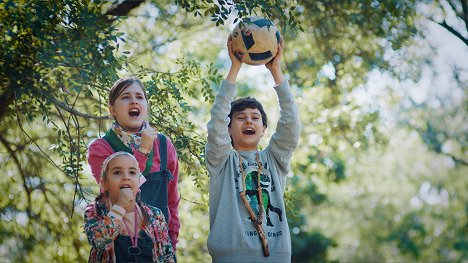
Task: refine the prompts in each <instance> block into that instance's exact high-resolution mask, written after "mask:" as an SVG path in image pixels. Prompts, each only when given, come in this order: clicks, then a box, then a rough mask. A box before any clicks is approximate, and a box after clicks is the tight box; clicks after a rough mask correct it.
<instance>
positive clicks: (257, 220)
mask: <svg viewBox="0 0 468 263" xmlns="http://www.w3.org/2000/svg"><path fill="white" fill-rule="evenodd" d="M237 155H239V168H240V170H241V173H242V191H241V192H239V195H240V198H241V199H242V203H244V206H245V208H247V211H248V212H249V215H250V219H251V220H252V223H253V225H254V226H255V229H257V232H258V237H259V238H260V242H261V243H262V249H263V255H264V256H265V257H268V256H270V250H269V248H268V242H267V239H266V236H265V232H264V231H263V228H262V220H263V196H262V186H261V185H260V173H261V172H262V170H263V166H262V164H261V163H260V157H259V156H258V151H257V152H256V154H255V160H256V161H257V165H258V173H257V194H258V203H259V209H258V210H259V211H258V216H255V213H254V211H253V209H252V207H251V206H250V203H249V201H247V198H246V197H245V173H244V167H242V159H241V155H240V153H239V152H238V153H237Z"/></svg>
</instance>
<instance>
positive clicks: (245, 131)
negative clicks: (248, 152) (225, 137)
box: [242, 128, 255, 135]
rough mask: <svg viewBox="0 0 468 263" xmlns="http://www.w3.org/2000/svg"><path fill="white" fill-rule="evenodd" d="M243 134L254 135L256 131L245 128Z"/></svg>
mask: <svg viewBox="0 0 468 263" xmlns="http://www.w3.org/2000/svg"><path fill="white" fill-rule="evenodd" d="M242 133H243V134H245V135H253V134H255V130H254V129H252V128H245V129H243V130H242Z"/></svg>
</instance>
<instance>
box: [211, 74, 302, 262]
mask: <svg viewBox="0 0 468 263" xmlns="http://www.w3.org/2000/svg"><path fill="white" fill-rule="evenodd" d="M274 89H275V90H276V93H277V95H278V101H279V106H280V114H281V116H280V119H279V121H278V125H277V128H276V131H275V133H274V134H273V136H272V137H271V140H270V142H269V145H268V146H267V147H266V148H265V149H264V150H262V151H259V152H258V153H259V157H260V162H261V165H262V166H263V169H262V172H261V175H260V182H261V186H262V190H263V191H262V192H263V194H262V196H263V203H264V214H263V221H262V227H263V230H264V232H265V235H266V237H267V241H268V246H269V249H270V256H269V257H264V256H263V250H262V245H261V242H260V239H259V237H258V233H257V231H256V229H255V227H254V225H253V223H252V222H251V221H250V219H249V218H250V217H249V213H248V211H247V209H246V207H245V206H244V204H243V203H242V200H241V198H240V196H239V192H240V191H242V189H243V186H242V173H241V170H240V167H239V155H238V154H240V155H241V157H242V165H243V167H244V173H245V175H246V188H247V190H250V189H252V188H253V189H256V183H255V182H253V181H252V178H254V177H252V175H254V176H256V174H257V171H258V167H257V166H258V165H257V162H256V160H255V156H256V151H236V150H235V149H233V148H232V146H231V138H230V136H229V132H228V124H229V117H228V115H229V112H230V110H231V102H232V100H233V99H234V97H235V95H236V93H237V86H236V85H234V84H231V83H229V82H227V81H223V82H222V83H221V87H220V90H219V92H218V94H217V95H216V99H215V102H214V104H213V108H212V109H211V120H210V122H209V123H208V142H207V145H206V163H207V166H208V172H209V174H210V200H209V202H210V234H209V236H208V251H209V253H210V255H211V257H212V258H213V262H290V261H291V237H290V233H289V228H288V222H287V219H286V209H285V206H284V200H283V195H284V191H285V188H286V178H287V175H288V173H289V171H290V160H291V156H292V153H293V151H294V149H295V148H296V146H297V143H298V140H299V135H300V129H301V128H300V123H299V115H298V109H297V105H296V103H295V101H294V97H293V95H292V93H291V90H290V88H289V84H288V82H287V81H284V82H283V83H281V84H280V85H277V86H275V87H274ZM256 178H257V177H256ZM251 193H252V192H251ZM247 200H249V203H250V205H251V207H252V209H253V211H254V213H255V215H258V211H259V205H258V198H257V197H256V196H255V195H253V194H250V195H249V194H247Z"/></svg>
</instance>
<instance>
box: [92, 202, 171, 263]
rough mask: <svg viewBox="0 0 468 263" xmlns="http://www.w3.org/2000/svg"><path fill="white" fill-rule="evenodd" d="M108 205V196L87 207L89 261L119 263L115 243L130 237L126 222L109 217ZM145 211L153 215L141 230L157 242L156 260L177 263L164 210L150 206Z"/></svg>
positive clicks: (154, 245) (154, 242) (145, 206)
mask: <svg viewBox="0 0 468 263" xmlns="http://www.w3.org/2000/svg"><path fill="white" fill-rule="evenodd" d="M107 203H108V197H106V196H105V195H101V196H100V197H98V198H97V199H96V201H95V202H93V203H90V204H89V205H88V206H87V207H86V211H85V214H84V220H85V225H84V232H85V233H86V235H87V237H88V241H89V243H90V244H91V252H90V255H89V262H115V259H114V255H115V253H114V240H115V239H116V238H117V237H118V235H119V234H123V235H128V233H127V230H126V228H125V225H124V223H123V221H122V220H121V219H119V218H117V217H114V216H112V215H111V216H109V215H108V213H109V209H108V207H107ZM141 209H145V210H146V212H147V213H148V215H149V224H142V226H141V229H140V231H144V232H145V233H146V234H147V235H148V236H149V237H150V238H151V240H152V241H153V261H154V262H174V251H173V249H172V245H171V241H170V238H169V233H168V229H167V224H166V222H165V220H164V215H163V214H162V212H161V210H160V209H158V208H155V207H152V206H148V205H146V204H143V205H142V206H141Z"/></svg>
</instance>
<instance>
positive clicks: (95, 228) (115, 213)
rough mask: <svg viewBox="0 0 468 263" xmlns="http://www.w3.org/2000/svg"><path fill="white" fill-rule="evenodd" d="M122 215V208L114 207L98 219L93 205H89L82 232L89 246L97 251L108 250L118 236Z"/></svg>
mask: <svg viewBox="0 0 468 263" xmlns="http://www.w3.org/2000/svg"><path fill="white" fill-rule="evenodd" d="M122 210H123V212H122ZM124 214H125V210H124V209H123V208H121V207H119V206H116V205H114V206H113V207H112V209H111V211H110V212H109V213H108V214H107V215H106V216H104V217H99V216H97V212H96V206H95V204H94V203H91V204H89V205H88V206H87V207H86V211H85V214H84V220H85V225H84V232H85V233H86V236H87V237H88V241H89V244H91V246H93V247H95V248H96V249H98V250H109V249H110V248H111V246H112V243H113V242H114V240H115V239H116V238H117V236H118V235H119V232H120V229H121V227H122V217H123V215H124Z"/></svg>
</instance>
